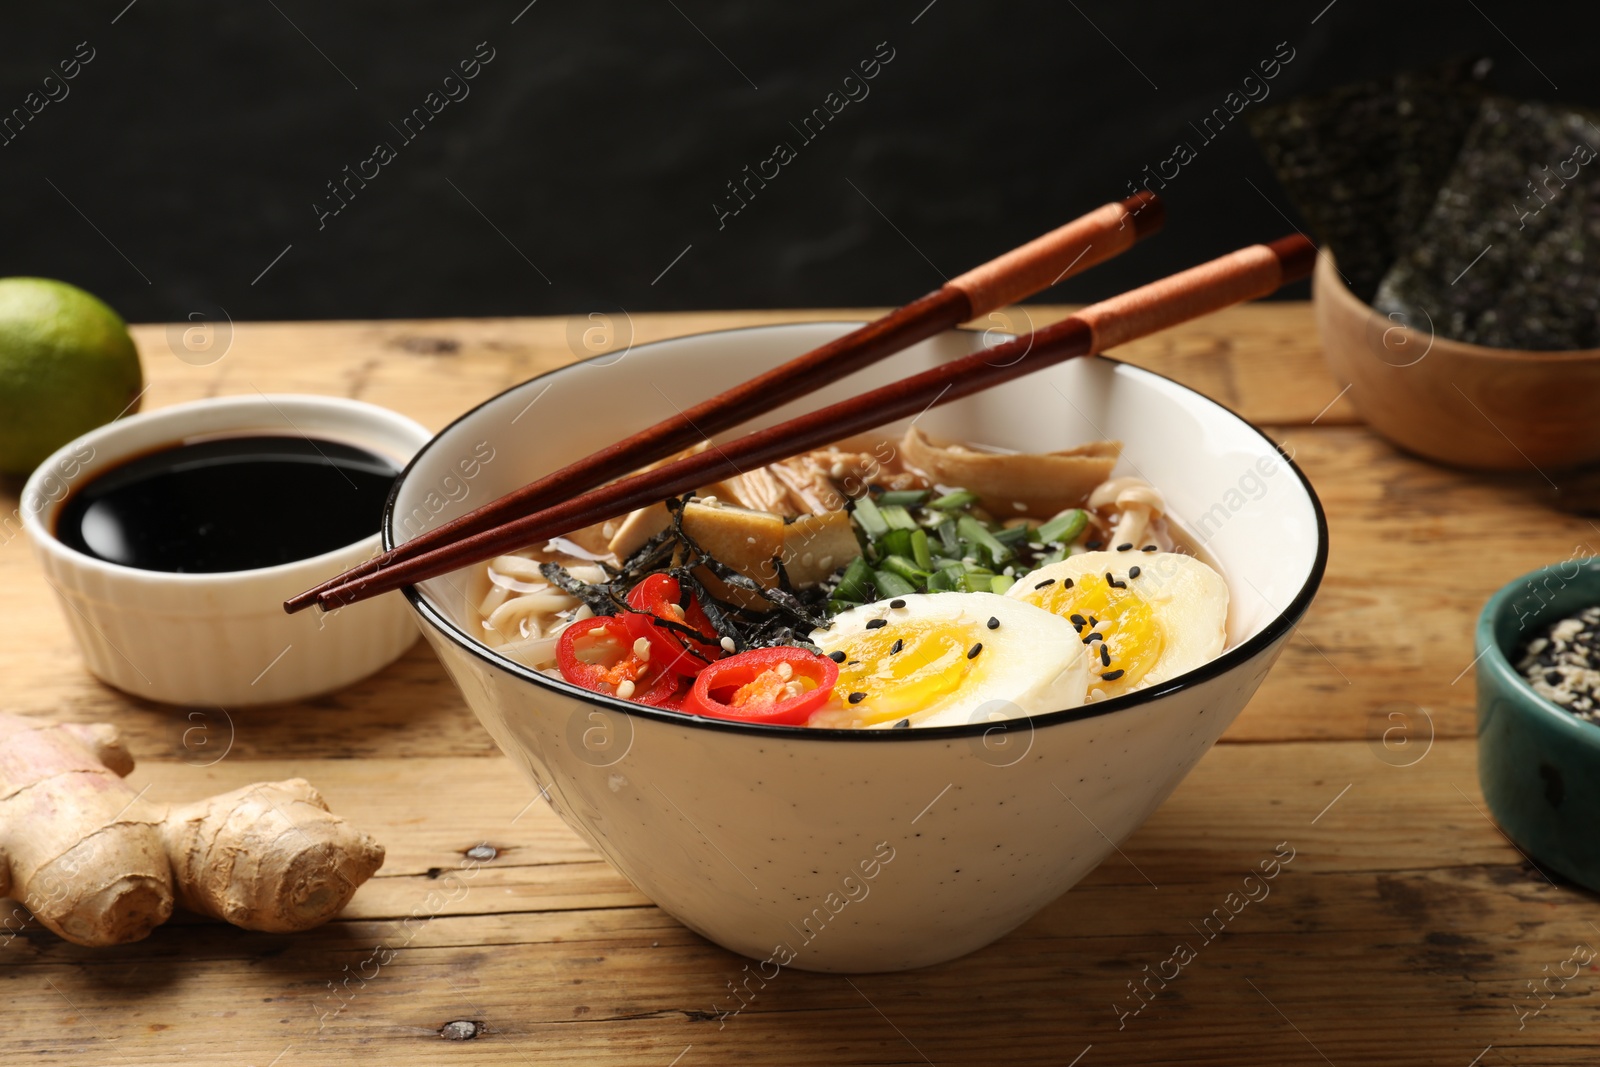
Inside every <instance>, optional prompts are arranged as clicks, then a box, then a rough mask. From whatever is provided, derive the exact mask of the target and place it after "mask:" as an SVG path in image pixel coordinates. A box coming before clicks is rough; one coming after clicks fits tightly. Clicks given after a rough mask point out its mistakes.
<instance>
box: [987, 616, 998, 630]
mask: <svg viewBox="0 0 1600 1067" xmlns="http://www.w3.org/2000/svg"><path fill="white" fill-rule="evenodd" d="M989 629H991V630H998V629H1000V620H999V619H997V618H995V617H994V616H993V615H991V616H989Z"/></svg>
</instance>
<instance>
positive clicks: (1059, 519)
mask: <svg viewBox="0 0 1600 1067" xmlns="http://www.w3.org/2000/svg"><path fill="white" fill-rule="evenodd" d="M1087 525H1089V513H1088V512H1086V511H1084V510H1083V509H1082V508H1073V509H1072V510H1071V511H1063V512H1062V513H1061V514H1059V515H1057V516H1056V517H1055V518H1053V519H1051V520H1050V521H1049V522H1047V523H1045V524H1044V525H1043V526H1041V527H1039V540H1040V541H1043V542H1044V543H1045V544H1047V545H1049V544H1062V545H1070V544H1071V543H1072V542H1074V541H1076V540H1077V539H1078V535H1079V534H1081V533H1083V528H1084V527H1085V526H1087Z"/></svg>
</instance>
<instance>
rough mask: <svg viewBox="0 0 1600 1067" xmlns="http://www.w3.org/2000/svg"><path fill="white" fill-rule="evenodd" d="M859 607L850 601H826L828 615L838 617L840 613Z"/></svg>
mask: <svg viewBox="0 0 1600 1067" xmlns="http://www.w3.org/2000/svg"><path fill="white" fill-rule="evenodd" d="M860 606H861V605H860V604H857V603H855V602H854V601H852V600H830V601H828V614H830V615H838V614H839V613H840V612H844V611H849V610H850V609H851V608H859V607H860Z"/></svg>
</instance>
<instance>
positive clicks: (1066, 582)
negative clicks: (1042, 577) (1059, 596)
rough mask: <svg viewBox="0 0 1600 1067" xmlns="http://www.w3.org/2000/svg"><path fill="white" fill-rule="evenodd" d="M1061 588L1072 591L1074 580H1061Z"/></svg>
mask: <svg viewBox="0 0 1600 1067" xmlns="http://www.w3.org/2000/svg"><path fill="white" fill-rule="evenodd" d="M1061 588H1063V589H1071V588H1072V579H1071V578H1063V579H1061Z"/></svg>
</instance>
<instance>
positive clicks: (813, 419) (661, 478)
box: [317, 234, 1316, 609]
mask: <svg viewBox="0 0 1600 1067" xmlns="http://www.w3.org/2000/svg"><path fill="white" fill-rule="evenodd" d="M1315 260H1316V246H1315V245H1313V244H1312V243H1311V242H1310V240H1308V239H1307V238H1305V237H1304V236H1301V235H1299V234H1295V235H1292V236H1288V237H1281V238H1279V239H1278V240H1276V241H1273V242H1272V243H1270V244H1258V245H1250V246H1249V247H1247V248H1241V249H1239V250H1238V251H1236V252H1230V253H1228V254H1227V255H1225V256H1221V257H1219V258H1217V259H1214V260H1211V261H1210V262H1207V263H1202V264H1200V265H1199V266H1197V267H1191V268H1190V269H1188V270H1186V271H1181V272H1179V273H1177V274H1174V275H1171V276H1169V277H1166V278H1163V279H1161V280H1159V281H1156V282H1152V283H1150V284H1149V285H1145V286H1141V287H1140V288H1138V289H1134V290H1132V291H1130V292H1127V293H1123V294H1122V295H1121V296H1115V297H1112V298H1111V299H1109V300H1103V301H1101V302H1100V303H1098V304H1091V305H1090V306H1088V307H1086V308H1084V309H1083V310H1081V311H1079V312H1078V313H1077V314H1075V315H1072V316H1070V317H1068V318H1066V319H1063V320H1062V321H1060V322H1058V323H1056V324H1054V325H1052V326H1047V327H1045V328H1044V329H1042V330H1038V331H1036V332H1034V333H1033V334H1032V335H1031V336H1028V337H1020V338H1017V339H1016V340H1014V341H1009V342H1007V343H1005V344H1002V345H997V346H996V347H994V348H992V349H986V350H982V351H978V352H975V353H973V354H972V355H969V356H965V357H962V358H961V359H956V360H951V361H950V362H949V363H945V364H942V365H940V366H938V367H935V368H933V369H931V370H927V371H923V372H922V373H921V374H915V375H912V376H911V377H909V378H904V379H901V380H900V381H897V382H894V383H892V384H890V385H886V386H883V387H882V388H879V389H874V390H872V391H871V392H867V393H863V394H861V395H860V396H856V397H852V398H850V399H848V400H842V401H840V402H839V403H836V404H830V405H828V406H827V407H824V408H819V409H817V410H816V411H813V412H811V413H809V414H807V415H801V416H800V417H799V418H795V419H790V420H789V421H788V422H785V423H781V424H779V425H777V426H770V427H767V428H766V429H763V430H757V431H755V432H753V433H750V434H746V435H745V436H744V437H740V438H737V439H736V440H733V441H730V442H727V443H726V444H722V445H719V446H717V447H715V448H711V449H707V450H706V451H704V452H701V453H698V454H697V455H693V456H689V457H687V458H685V459H680V460H677V461H675V462H672V463H668V464H666V465H664V466H661V467H657V468H656V469H655V470H652V471H646V472H644V473H642V474H636V475H633V476H632V477H628V478H623V479H621V480H620V481H616V482H612V483H610V484H608V485H604V486H601V487H600V488H598V489H594V490H591V491H590V492H587V493H584V494H583V495H581V496H578V497H575V498H573V499H571V500H566V501H563V502H561V503H559V504H556V505H554V506H552V507H549V508H546V509H544V510H543V511H539V512H535V513H534V514H531V515H525V516H523V517H521V518H517V519H514V520H512V521H510V522H507V523H505V524H503V525H501V526H498V527H495V528H493V529H489V530H484V531H480V532H478V533H475V534H472V535H470V536H468V537H466V538H464V539H462V540H460V541H456V542H453V543H452V544H450V545H447V546H444V547H442V548H435V549H431V550H429V551H427V552H423V553H421V554H419V555H415V556H408V557H407V558H405V559H404V560H401V561H400V562H398V563H395V564H394V565H393V566H390V567H386V568H384V569H383V570H381V571H379V572H376V573H374V574H368V575H364V576H361V577H358V578H355V579H352V580H350V581H348V582H345V583H343V584H341V585H337V586H335V587H333V588H332V589H329V590H327V591H326V592H324V593H323V594H321V595H320V596H319V597H318V598H317V602H318V603H319V604H320V605H321V606H322V607H323V608H324V609H332V608H335V607H339V606H342V605H344V604H351V603H354V602H356V601H358V600H365V599H366V598H368V597H371V596H376V595H377V594H379V593H383V592H387V591H388V590H391V589H397V588H399V587H401V586H403V585H412V584H415V583H417V582H421V581H425V580H426V579H429V578H435V577H438V576H439V575H441V574H447V573H449V572H450V571H453V570H455V569H457V568H458V567H464V566H467V565H468V564H472V563H481V562H482V561H484V560H487V559H492V558H493V557H495V556H497V555H500V554H501V553H503V552H510V551H513V550H515V549H518V548H521V547H523V546H525V545H528V544H531V543H534V542H537V541H542V540H544V539H546V538H550V537H556V536H559V535H561V534H564V533H569V532H571V531H573V530H576V529H579V528H581V527H584V526H588V525H591V524H593V523H596V522H599V521H601V520H603V519H608V518H611V517H613V516H616V515H620V514H623V513H624V512H627V511H631V510H633V509H634V508H638V507H643V506H645V505H647V504H653V503H655V502H656V501H659V500H661V499H663V498H665V497H669V496H676V495H678V494H681V493H686V492H689V491H691V490H693V489H696V488H698V487H700V486H702V485H706V484H709V483H711V482H715V481H717V480H719V479H721V478H725V477H728V476H730V475H733V474H737V473H740V472H741V471H747V470H753V469H755V468H757V467H761V466H765V465H766V464H768V463H773V462H776V461H778V460H781V459H787V458H789V457H791V456H795V455H798V454H800V453H802V452H806V451H809V450H810V449H813V448H820V447H821V446H823V445H826V444H828V443H830V442H833V441H837V440H839V439H840V438H843V437H848V436H850V435H851V434H855V433H860V432H862V431H864V430H868V429H871V428H873V427H875V426H881V425H883V424H885V423H888V422H893V421H894V420H896V419H901V418H905V417H907V416H912V415H918V414H920V413H921V412H924V411H927V410H928V409H929V408H932V407H935V406H938V405H941V404H948V403H950V402H951V401H953V400H958V399H960V398H962V397H966V396H971V395H972V394H973V393H977V392H980V391H982V390H984V389H988V388H990V387H992V386H995V385H998V384H1000V383H1002V382H1007V381H1010V380H1012V379H1013V378H1019V377H1021V376H1023V375H1025V374H1031V373H1033V372H1034V371H1036V370H1040V369H1042V368H1044V367H1049V366H1052V365H1054V364H1056V363H1060V362H1062V361H1064V360H1067V359H1071V358H1073V357H1075V356H1084V355H1092V354H1094V353H1096V352H1100V351H1102V350H1104V349H1106V348H1110V347H1113V346H1115V345H1119V344H1123V343H1125V342H1127V341H1131V340H1133V339H1135V338H1138V337H1143V336H1145V335H1146V334H1150V333H1154V332H1156V331H1158V330H1162V329H1165V328H1166V327H1168V326H1172V325H1175V324H1177V323H1179V322H1185V321H1187V320H1189V319H1193V318H1197V317H1199V316H1201V315H1205V314H1207V313H1209V312H1212V311H1216V310H1219V309H1221V308H1224V307H1228V306H1230V305H1233V304H1238V303H1242V302H1243V301H1246V300H1252V299H1254V298H1256V297H1261V296H1266V295H1267V294H1268V293H1271V292H1273V291H1274V290H1276V289H1277V288H1278V287H1279V286H1281V285H1284V284H1285V283H1287V282H1291V281H1295V280H1297V279H1300V278H1304V277H1306V276H1307V275H1309V274H1310V273H1311V267H1312V264H1313V263H1314V262H1315Z"/></svg>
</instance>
